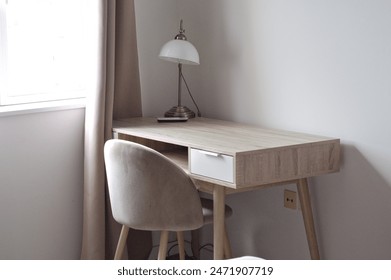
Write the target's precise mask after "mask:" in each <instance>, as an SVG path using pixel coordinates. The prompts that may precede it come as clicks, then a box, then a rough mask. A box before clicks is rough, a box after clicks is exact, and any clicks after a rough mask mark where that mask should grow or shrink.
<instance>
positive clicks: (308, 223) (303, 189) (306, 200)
mask: <svg viewBox="0 0 391 280" xmlns="http://www.w3.org/2000/svg"><path fill="white" fill-rule="evenodd" d="M297 192H298V195H299V199H300V205H301V210H302V213H303V220H304V227H305V231H306V234H307V241H308V246H309V249H310V254H311V259H313V260H319V259H320V255H319V248H318V242H317V240H316V233H315V226H314V218H313V215H312V208H311V198H310V193H309V190H308V182H307V179H306V178H304V179H300V180H298V182H297Z"/></svg>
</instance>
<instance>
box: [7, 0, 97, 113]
mask: <svg viewBox="0 0 391 280" xmlns="http://www.w3.org/2000/svg"><path fill="white" fill-rule="evenodd" d="M88 3H89V1H87V0H0V61H1V63H0V106H1V105H12V104H22V103H32V102H42V101H53V100H62V99H71V98H80V97H85V95H86V91H87V84H86V83H87V81H88V79H86V73H87V72H88V71H89V70H90V69H89V68H88V67H89V66H88V61H89V59H88V51H89V49H88V48H89V47H91V46H92V45H91V42H89V38H91V37H90V36H88V32H89V30H88V26H91V24H88V23H89V22H88V21H89V17H88V16H89V13H91V12H90V10H89V9H88V8H89V6H88Z"/></svg>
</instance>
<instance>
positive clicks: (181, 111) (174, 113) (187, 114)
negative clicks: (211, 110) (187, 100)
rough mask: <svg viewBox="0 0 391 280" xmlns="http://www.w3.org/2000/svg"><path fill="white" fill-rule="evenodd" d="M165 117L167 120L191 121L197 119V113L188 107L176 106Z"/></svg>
mask: <svg viewBox="0 0 391 280" xmlns="http://www.w3.org/2000/svg"><path fill="white" fill-rule="evenodd" d="M164 116H165V117H167V118H172V117H175V118H178V117H179V118H188V119H191V118H194V117H195V113H194V112H193V111H192V110H190V109H189V108H187V107H186V106H174V107H172V108H171V109H170V110H169V111H167V112H166V113H165V114H164Z"/></svg>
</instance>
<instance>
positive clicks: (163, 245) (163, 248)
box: [158, 230, 169, 260]
mask: <svg viewBox="0 0 391 280" xmlns="http://www.w3.org/2000/svg"><path fill="white" fill-rule="evenodd" d="M168 233H169V232H168V231H166V230H163V231H162V232H161V233H160V245H159V254H158V260H165V259H166V255H167V244H168Z"/></svg>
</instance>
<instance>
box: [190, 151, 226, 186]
mask: <svg viewBox="0 0 391 280" xmlns="http://www.w3.org/2000/svg"><path fill="white" fill-rule="evenodd" d="M190 172H191V173H192V174H196V175H201V176H205V177H209V178H213V179H217V180H221V181H225V182H230V183H234V160H233V157H232V156H227V155H222V154H217V153H214V152H209V151H203V150H198V149H190Z"/></svg>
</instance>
